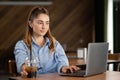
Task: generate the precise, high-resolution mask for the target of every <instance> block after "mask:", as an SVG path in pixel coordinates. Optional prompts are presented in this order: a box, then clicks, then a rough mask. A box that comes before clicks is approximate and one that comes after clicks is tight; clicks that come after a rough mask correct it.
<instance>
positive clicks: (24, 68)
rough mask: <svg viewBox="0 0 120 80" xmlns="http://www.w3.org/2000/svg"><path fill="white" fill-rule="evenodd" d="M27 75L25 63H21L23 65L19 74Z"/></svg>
mask: <svg viewBox="0 0 120 80" xmlns="http://www.w3.org/2000/svg"><path fill="white" fill-rule="evenodd" d="M27 75H28V73H27V71H26V65H25V64H23V65H22V72H21V76H22V77H27Z"/></svg>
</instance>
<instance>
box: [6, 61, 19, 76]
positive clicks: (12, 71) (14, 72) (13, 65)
mask: <svg viewBox="0 0 120 80" xmlns="http://www.w3.org/2000/svg"><path fill="white" fill-rule="evenodd" d="M8 69H9V73H10V75H13V76H17V67H16V62H15V60H8Z"/></svg>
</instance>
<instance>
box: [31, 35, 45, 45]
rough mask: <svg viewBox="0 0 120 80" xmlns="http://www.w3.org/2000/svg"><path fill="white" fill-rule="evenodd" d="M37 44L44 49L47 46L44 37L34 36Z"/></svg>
mask: <svg viewBox="0 0 120 80" xmlns="http://www.w3.org/2000/svg"><path fill="white" fill-rule="evenodd" d="M33 38H34V40H35V42H36V43H37V44H38V45H39V46H40V47H42V46H43V45H44V44H45V38H44V37H43V36H39V37H38V36H33Z"/></svg>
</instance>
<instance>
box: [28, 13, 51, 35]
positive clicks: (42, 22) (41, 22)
mask: <svg viewBox="0 0 120 80" xmlns="http://www.w3.org/2000/svg"><path fill="white" fill-rule="evenodd" d="M29 25H30V27H31V28H32V29H33V35H34V36H44V35H45V34H46V33H47V31H48V30H49V16H48V15H46V14H39V15H38V16H37V18H34V19H33V21H29Z"/></svg>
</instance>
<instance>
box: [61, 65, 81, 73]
mask: <svg viewBox="0 0 120 80" xmlns="http://www.w3.org/2000/svg"><path fill="white" fill-rule="evenodd" d="M77 70H80V68H79V67H77V66H63V67H62V72H63V73H67V72H68V73H70V72H71V73H72V72H74V71H77Z"/></svg>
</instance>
